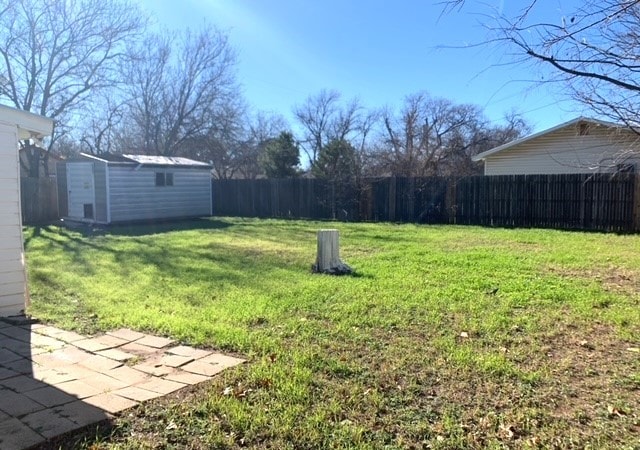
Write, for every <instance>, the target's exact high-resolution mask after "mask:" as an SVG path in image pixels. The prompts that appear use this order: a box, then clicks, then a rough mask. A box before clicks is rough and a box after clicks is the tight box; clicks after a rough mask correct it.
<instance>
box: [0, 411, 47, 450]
mask: <svg viewBox="0 0 640 450" xmlns="http://www.w3.org/2000/svg"><path fill="white" fill-rule="evenodd" d="M43 441H44V437H43V436H41V435H40V434H38V433H36V432H35V431H33V430H32V429H31V428H29V427H28V426H27V425H25V424H24V423H22V422H20V421H19V420H18V419H15V418H13V417H11V418H9V419H7V420H3V421H0V448H1V449H2V450H22V449H24V448H29V447H31V446H33V445H36V444H39V443H40V442H43Z"/></svg>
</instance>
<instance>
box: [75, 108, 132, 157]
mask: <svg viewBox="0 0 640 450" xmlns="http://www.w3.org/2000/svg"><path fill="white" fill-rule="evenodd" d="M124 106H125V105H124V103H123V102H122V101H121V100H120V99H118V98H114V97H111V96H105V97H104V98H100V97H98V96H95V97H94V101H93V102H92V104H91V105H90V106H88V107H87V111H88V116H87V118H86V120H84V121H83V122H82V124H81V125H82V126H81V136H80V142H81V144H82V147H83V151H85V152H88V153H91V154H93V155H99V154H102V153H118V152H120V151H122V150H123V148H122V147H123V145H125V144H124V139H125V136H124V135H125V134H126V130H124V124H123V119H124Z"/></svg>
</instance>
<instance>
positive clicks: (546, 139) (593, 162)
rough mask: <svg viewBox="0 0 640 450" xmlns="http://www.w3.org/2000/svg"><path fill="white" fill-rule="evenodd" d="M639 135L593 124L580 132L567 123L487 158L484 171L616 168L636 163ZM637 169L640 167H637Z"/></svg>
mask: <svg viewBox="0 0 640 450" xmlns="http://www.w3.org/2000/svg"><path fill="white" fill-rule="evenodd" d="M639 148H640V145H639V143H638V136H636V135H630V134H627V133H618V132H614V133H612V132H611V131H610V129H606V128H604V127H591V128H590V132H589V134H588V135H584V136H580V135H578V128H577V127H568V128H564V129H561V130H557V131H555V132H552V133H549V134H547V135H543V136H540V137H538V138H536V139H533V140H531V141H528V142H524V143H522V144H520V145H517V146H515V147H512V148H510V149H508V150H505V151H503V152H499V153H496V154H495V155H490V156H488V157H487V158H486V159H485V164H484V171H485V175H536V174H566V173H592V172H614V171H615V170H616V164H618V163H630V162H631V163H637V161H636V160H629V158H628V156H629V155H628V153H629V151H630V150H632V149H636V151H637V149H639ZM636 168H637V169H638V167H636Z"/></svg>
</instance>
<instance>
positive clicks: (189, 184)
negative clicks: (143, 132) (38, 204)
mask: <svg viewBox="0 0 640 450" xmlns="http://www.w3.org/2000/svg"><path fill="white" fill-rule="evenodd" d="M57 180H58V203H59V208H60V215H61V216H62V217H64V218H67V219H71V220H78V221H86V222H92V223H99V224H110V223H118V222H121V223H123V222H136V221H152V220H165V219H176V218H189V217H202V216H210V215H211V214H212V206H213V205H212V203H211V202H212V198H211V166H210V165H209V164H206V163H203V162H199V161H194V160H192V159H188V158H180V157H167V156H148V155H115V154H104V155H100V156H93V155H87V154H82V155H81V157H80V158H79V159H77V160H74V161H69V162H65V163H59V164H58V176H57Z"/></svg>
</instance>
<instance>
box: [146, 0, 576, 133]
mask: <svg viewBox="0 0 640 450" xmlns="http://www.w3.org/2000/svg"><path fill="white" fill-rule="evenodd" d="M139 1H140V3H141V6H142V8H143V9H145V10H147V11H148V12H149V13H150V14H151V15H152V16H154V18H155V20H156V21H157V23H158V24H159V25H162V26H164V27H168V28H175V29H178V28H183V27H188V26H191V27H198V26H200V25H202V23H203V21H207V22H209V23H211V24H214V25H216V26H217V27H219V28H221V29H222V30H226V31H228V33H229V36H230V41H231V43H232V45H233V46H234V48H235V49H236V50H237V52H238V57H239V63H238V67H237V75H238V80H239V82H240V83H241V85H242V88H243V92H244V96H245V98H246V100H247V101H248V103H249V104H250V105H252V106H253V107H254V108H256V109H260V110H265V111H275V112H278V113H281V114H282V115H283V116H284V117H285V118H287V119H288V120H289V121H290V122H292V124H293V119H292V117H291V109H292V106H293V105H295V104H297V103H300V102H302V101H303V100H304V99H305V98H306V97H307V96H309V95H311V94H315V93H317V92H318V91H319V90H320V89H323V88H326V89H336V90H338V91H339V92H341V93H342V94H343V96H344V97H345V98H351V97H359V98H360V100H361V101H362V102H363V103H364V104H365V105H366V106H370V107H382V106H391V107H394V106H398V105H400V103H401V102H402V99H403V97H404V96H405V95H407V94H410V93H414V92H417V91H422V90H426V91H428V92H429V93H430V94H431V95H433V96H435V97H444V98H448V99H451V100H453V101H455V102H458V103H473V104H477V105H479V106H481V107H483V108H484V109H485V111H486V114H487V116H488V117H489V118H490V119H492V120H495V121H499V120H500V119H501V118H502V117H503V115H504V113H505V112H508V111H510V110H512V109H515V110H516V111H519V112H520V113H521V114H522V115H523V116H524V117H525V118H526V119H527V120H528V121H529V122H530V123H531V125H532V126H533V127H534V129H535V130H541V129H544V128H548V127H551V126H554V125H556V124H558V123H560V122H563V121H566V120H570V119H572V118H573V117H575V116H576V115H579V114H580V113H581V111H580V109H579V108H578V107H576V106H575V105H573V104H572V103H571V102H567V101H562V100H563V98H562V96H561V93H560V89H559V88H558V87H555V88H553V87H549V86H539V85H535V84H532V83H531V82H530V80H534V79H536V78H539V77H540V73H538V71H537V70H534V69H533V68H532V67H530V66H523V65H514V64H505V63H509V62H511V61H512V60H511V59H510V57H509V56H508V55H506V49H505V48H503V47H499V46H491V45H484V46H480V47H474V46H472V44H476V43H481V42H484V41H485V40H486V39H487V31H486V30H485V29H484V28H483V27H482V26H481V25H480V24H479V21H480V20H483V16H481V15H479V13H480V14H494V13H495V12H496V11H504V12H505V13H507V14H509V13H513V12H517V11H518V8H521V7H522V6H523V2H522V1H514V0H486V1H482V2H481V1H477V0H476V1H474V0H468V4H467V7H466V8H465V9H464V10H463V11H462V12H454V13H450V14H448V15H445V16H441V10H442V6H441V5H440V4H438V1H429V0H427V1H419V0H395V1H383V0H367V1H365V0H351V1H350V0H323V1H311V0H305V1H301V0H298V1H295V0H180V1H171V0H139ZM539 3H540V5H538V6H539V8H541V9H540V11H539V14H540V15H541V17H544V18H545V19H546V20H548V21H551V22H558V23H559V22H560V21H561V17H562V16H563V15H564V13H565V12H566V13H567V14H569V12H570V9H568V8H570V6H571V4H572V3H574V2H573V1H560V0H546V1H545V2H539ZM542 3H544V5H542ZM563 8H565V9H563Z"/></svg>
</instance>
